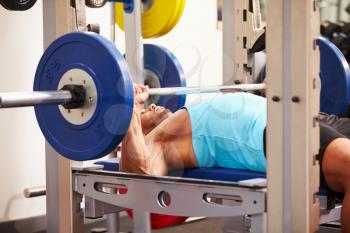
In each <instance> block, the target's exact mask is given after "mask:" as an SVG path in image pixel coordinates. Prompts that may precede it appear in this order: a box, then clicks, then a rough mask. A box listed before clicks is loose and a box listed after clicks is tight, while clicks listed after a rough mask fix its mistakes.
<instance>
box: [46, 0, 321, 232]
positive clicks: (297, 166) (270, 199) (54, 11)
mask: <svg viewBox="0 0 350 233" xmlns="http://www.w3.org/2000/svg"><path fill="white" fill-rule="evenodd" d="M229 1H230V2H233V1H232V0H224V7H225V6H228V5H231V7H233V8H232V9H231V8H230V11H227V12H228V13H231V14H234V12H235V11H234V10H235V9H236V7H237V6H238V5H239V4H247V2H248V0H236V1H234V4H232V3H229ZM235 4H237V5H235ZM137 5H138V4H137V1H136V4H135V12H134V14H130V15H129V17H130V18H129V21H128V22H129V23H126V28H129V29H130V30H131V31H130V32H128V31H126V33H127V34H128V35H131V36H132V38H134V39H132V40H130V41H129V42H130V43H129V45H128V44H127V51H133V49H132V47H133V46H135V45H136V44H139V40H140V38H141V37H140V31H139V29H137V27H128V25H130V24H133V23H132V22H135V20H136V21H139V15H137V13H138V14H139V13H140V11H139V8H138V6H137ZM43 10H44V41H45V47H47V46H48V45H49V43H51V42H52V41H53V40H54V39H55V38H56V37H58V36H60V35H63V34H64V33H67V32H70V31H72V30H74V28H75V25H74V18H73V13H74V12H73V9H72V8H71V7H70V0H59V1H43ZM225 11H226V8H225V10H224V12H225ZM226 17H227V15H226ZM62 19H65V20H62ZM226 19H227V18H226ZM231 19H233V20H234V19H236V17H235V16H233V17H231ZM276 19H278V20H276ZM126 20H128V19H126ZM224 23H225V14H224ZM231 23H232V25H235V24H234V21H233V22H231ZM133 25H135V24H133ZM267 25H268V27H267V54H268V61H267V66H268V69H267V76H268V82H269V83H268V88H267V98H268V128H267V132H268V133H267V154H268V163H267V174H268V194H267V231H268V232H278V233H279V232H298V233H299V232H312V231H315V230H316V229H317V228H318V224H319V203H318V200H317V199H315V198H314V193H315V192H316V191H317V190H318V186H319V178H318V177H319V176H318V173H319V166H318V162H317V161H316V160H315V155H316V154H317V153H318V148H319V145H318V144H319V133H318V132H319V130H318V125H317V121H315V119H316V116H317V115H318V111H319V87H318V86H317V83H318V81H317V80H318V72H319V52H318V48H317V46H316V42H315V41H316V38H317V36H318V35H319V27H318V25H319V10H318V7H317V1H315V0H307V1H305V0H268V5H267ZM227 30H229V31H231V33H230V32H227ZM237 30H238V29H237V28H235V26H232V27H228V26H227V25H224V35H230V37H226V38H225V40H226V42H225V43H224V44H227V40H229V39H232V43H233V44H234V43H235V42H234V41H236V40H235V39H236V38H235V31H237ZM227 33H228V34H227ZM129 37H130V36H129ZM128 47H131V48H128ZM139 48H140V47H139ZM229 51H231V52H230V53H234V52H235V50H234V49H231V50H229ZM127 53H128V52H127ZM137 54H138V57H142V56H141V55H142V51H138V52H137ZM230 55H231V56H230V57H235V56H234V54H230ZM127 59H128V56H127ZM129 65H130V66H131V71H132V70H133V69H132V67H133V66H134V65H132V63H129ZM134 67H136V66H134ZM138 68H140V66H138ZM132 72H134V71H132ZM136 72H140V70H138V71H136ZM135 77H140V76H139V75H137V74H136V75H135ZM232 81H233V80H232ZM225 84H227V83H225ZM272 97H278V98H272ZM292 97H296V98H292ZM272 99H274V101H273V100H272ZM281 135H282V137H281ZM79 167H83V164H82V163H76V162H73V161H68V160H67V159H65V158H63V157H62V156H58V155H57V153H56V152H55V151H53V150H52V148H51V147H50V146H49V145H48V144H46V170H47V171H46V175H47V179H46V182H47V229H48V232H82V229H83V225H82V223H83V221H82V216H81V212H79V211H77V209H79V208H78V207H77V206H79V205H80V202H81V199H82V195H80V194H78V193H76V192H74V191H73V183H72V180H73V176H72V170H73V169H75V170H76V169H78V168H79ZM145 214H146V215H147V213H145ZM144 217H145V216H140V218H141V219H143V218H144ZM146 217H147V216H146Z"/></svg>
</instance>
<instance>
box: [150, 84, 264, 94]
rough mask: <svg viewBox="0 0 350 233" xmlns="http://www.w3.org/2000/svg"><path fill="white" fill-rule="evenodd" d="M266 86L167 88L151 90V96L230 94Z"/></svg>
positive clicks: (256, 89)
mask: <svg viewBox="0 0 350 233" xmlns="http://www.w3.org/2000/svg"><path fill="white" fill-rule="evenodd" d="M265 88H266V84H264V83H258V84H238V85H229V86H207V87H166V88H150V89H149V95H189V94H201V93H220V92H221V93H230V92H239V91H258V90H264V89H265Z"/></svg>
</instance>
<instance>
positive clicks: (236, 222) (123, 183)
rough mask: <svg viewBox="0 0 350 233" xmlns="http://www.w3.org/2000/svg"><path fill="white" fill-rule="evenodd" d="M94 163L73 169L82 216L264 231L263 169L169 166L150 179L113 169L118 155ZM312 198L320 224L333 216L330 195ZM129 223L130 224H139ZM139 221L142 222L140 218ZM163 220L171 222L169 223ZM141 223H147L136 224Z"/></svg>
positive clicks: (335, 212) (323, 192)
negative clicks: (206, 222) (185, 220)
mask: <svg viewBox="0 0 350 233" xmlns="http://www.w3.org/2000/svg"><path fill="white" fill-rule="evenodd" d="M96 164H97V165H99V166H101V167H100V168H101V169H99V170H82V171H76V172H74V179H73V180H74V187H75V191H76V192H78V193H80V194H84V195H85V196H86V198H85V207H86V209H85V216H86V217H90V218H97V217H102V215H103V214H107V213H113V212H118V211H122V210H127V209H132V210H134V212H135V214H136V213H158V214H162V215H171V216H187V217H190V216H191V217H202V216H203V217H224V218H225V219H226V221H225V229H226V230H230V231H232V230H235V231H237V232H244V229H250V231H251V232H265V231H266V227H265V222H266V220H265V216H266V215H265V212H266V193H267V189H266V175H265V174H264V173H259V172H252V171H246V170H238V169H227V168H194V169H184V170H175V171H172V172H170V173H169V174H168V176H165V177H156V176H148V175H139V174H129V173H122V172H119V159H118V158H113V159H109V160H104V161H98V162H96ZM116 190H123V191H122V192H120V191H116ZM126 190H127V191H126ZM318 197H319V200H320V202H321V221H320V224H324V223H327V222H332V221H337V220H339V218H340V211H341V206H340V205H335V204H333V203H334V202H333V200H334V199H333V198H332V197H331V196H329V195H328V193H327V191H326V190H324V189H320V192H319V194H318ZM141 216H147V215H141ZM247 217H248V218H249V221H247ZM158 220H159V219H158ZM135 221H139V220H137V219H135ZM135 221H134V224H138V225H140V223H135ZM144 221H147V220H146V219H143V220H142V221H141V222H144ZM148 221H150V220H149V219H148ZM174 221H175V220H174ZM168 224H169V225H173V224H171V222H170V223H169V222H168ZM141 225H142V224H141ZM147 226H150V223H148V224H146V226H142V227H147Z"/></svg>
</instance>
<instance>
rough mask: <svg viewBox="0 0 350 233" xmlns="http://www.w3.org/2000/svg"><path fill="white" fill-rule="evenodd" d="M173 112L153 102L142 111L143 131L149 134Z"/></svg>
mask: <svg viewBox="0 0 350 233" xmlns="http://www.w3.org/2000/svg"><path fill="white" fill-rule="evenodd" d="M172 114H173V113H172V112H171V111H170V110H169V109H166V108H164V107H161V106H157V105H155V104H151V105H150V106H148V107H147V108H146V109H143V110H142V111H141V126H142V132H143V133H144V134H148V133H149V132H151V131H152V130H153V129H154V128H155V127H157V125H159V124H160V123H162V122H163V121H164V120H165V119H167V118H168V117H170V116H171V115H172Z"/></svg>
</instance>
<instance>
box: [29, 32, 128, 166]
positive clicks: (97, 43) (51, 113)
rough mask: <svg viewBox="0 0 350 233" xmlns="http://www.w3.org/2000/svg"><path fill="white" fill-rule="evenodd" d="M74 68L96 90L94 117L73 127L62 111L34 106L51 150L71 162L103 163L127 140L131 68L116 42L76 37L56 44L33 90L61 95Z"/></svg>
mask: <svg viewBox="0 0 350 233" xmlns="http://www.w3.org/2000/svg"><path fill="white" fill-rule="evenodd" d="M74 68H79V69H82V70H84V71H85V72H87V73H88V74H89V75H90V76H91V77H92V79H93V81H94V83H95V85H96V89H97V95H98V97H97V107H96V111H95V113H94V115H93V116H92V118H91V119H90V120H89V121H88V122H86V123H84V124H82V125H73V124H71V123H69V122H68V121H67V120H65V119H64V118H63V116H62V114H61V112H60V111H59V108H58V106H55V105H50V106H38V107H35V114H36V117H37V121H38V123H39V126H40V129H41V131H42V133H43V134H44V136H45V138H46V140H47V141H48V142H49V143H50V145H51V146H52V147H53V148H54V149H55V150H56V151H57V152H58V153H59V154H61V155H63V156H65V157H66V158H69V159H72V160H78V161H84V160H91V159H97V158H100V157H102V156H104V155H106V154H108V153H110V152H111V151H112V150H113V149H115V148H116V146H117V145H118V144H119V143H120V142H121V141H122V139H123V138H124V135H125V133H126V132H127V130H128V127H129V123H130V120H131V117H132V111H133V98H134V97H133V83H132V81H131V78H130V74H129V70H128V66H127V64H126V62H125V60H124V58H123V56H122V55H121V54H120V53H119V51H118V50H117V49H116V47H115V46H114V44H113V43H111V42H110V41H108V40H107V39H105V38H103V37H101V36H99V35H97V34H93V33H80V32H74V33H70V34H67V35H64V36H62V37H61V38H59V39H57V40H55V41H54V42H53V43H52V44H51V45H50V46H49V47H48V49H47V50H46V51H45V53H44V55H43V56H42V58H41V60H40V63H39V65H38V68H37V71H36V75H35V80H34V91H44V90H57V88H58V83H59V81H60V79H61V77H62V75H63V74H64V73H65V72H66V71H68V70H70V69H74Z"/></svg>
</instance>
